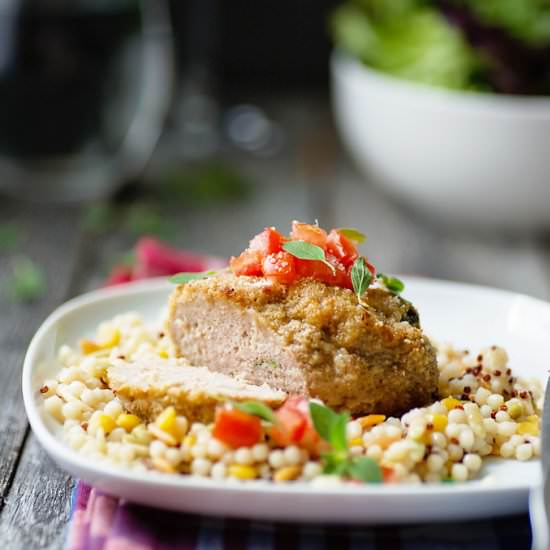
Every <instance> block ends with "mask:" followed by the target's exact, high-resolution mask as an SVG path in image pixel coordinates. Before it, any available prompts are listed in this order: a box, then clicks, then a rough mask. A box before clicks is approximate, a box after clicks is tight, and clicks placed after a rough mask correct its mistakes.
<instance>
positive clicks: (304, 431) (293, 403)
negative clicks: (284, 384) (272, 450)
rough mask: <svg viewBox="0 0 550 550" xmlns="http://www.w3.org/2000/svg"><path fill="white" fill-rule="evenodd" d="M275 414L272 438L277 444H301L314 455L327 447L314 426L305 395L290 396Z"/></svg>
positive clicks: (283, 445)
mask: <svg viewBox="0 0 550 550" xmlns="http://www.w3.org/2000/svg"><path fill="white" fill-rule="evenodd" d="M275 416H276V418H277V421H276V423H275V424H274V426H273V428H272V429H271V438H272V439H273V441H274V442H275V444H276V445H279V446H281V447H286V446H288V445H292V444H294V445H299V446H300V447H302V448H303V449H307V450H308V451H309V453H310V454H312V455H313V456H317V455H318V454H319V453H320V451H321V450H322V449H323V448H324V447H325V445H324V443H323V441H322V439H321V437H320V436H319V434H318V433H317V431H316V430H315V427H314V426H313V422H312V421H311V418H310V416H309V401H308V400H307V399H306V398H305V397H301V396H293V397H289V398H288V399H287V400H286V402H285V404H284V405H283V406H282V407H281V408H280V409H278V410H277V411H276V413H275Z"/></svg>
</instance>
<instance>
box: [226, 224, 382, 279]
mask: <svg viewBox="0 0 550 550" xmlns="http://www.w3.org/2000/svg"><path fill="white" fill-rule="evenodd" d="M290 239H291V240H299V241H304V242H307V243H309V244H314V245H316V246H319V247H320V248H322V249H323V252H324V253H325V258H326V260H327V262H328V263H330V264H331V265H332V266H333V267H334V269H331V268H330V267H329V266H328V265H327V264H326V263H324V262H321V261H317V260H304V259H300V258H297V257H296V256H293V255H292V254H290V253H288V252H287V251H286V250H284V249H283V246H284V243H285V242H286V241H287V240H288V239H286V238H285V237H284V236H283V235H282V234H281V233H279V232H278V231H277V230H276V229H275V228H274V227H266V228H265V229H264V230H263V231H262V232H260V233H258V235H256V236H255V237H254V238H253V239H252V240H251V241H250V246H249V247H248V248H247V249H246V250H245V251H244V252H243V253H242V254H241V255H240V256H238V257H236V258H231V261H230V265H231V269H232V271H233V273H234V274H235V275H248V276H252V277H262V276H264V277H267V278H269V279H271V280H273V281H278V282H280V283H283V284H292V283H294V282H295V281H296V280H297V279H303V278H312V279H316V280H318V281H321V282H323V283H325V284H327V285H332V286H339V287H342V288H349V289H351V288H353V285H352V280H351V270H352V267H353V265H354V262H355V260H357V258H358V257H359V255H358V252H357V248H356V246H355V243H354V242H353V241H352V240H351V239H348V238H347V237H346V236H345V235H343V234H342V233H340V232H339V231H338V230H337V229H333V230H332V231H331V232H330V233H329V234H328V235H327V233H326V232H325V231H324V230H323V229H321V228H320V227H318V226H317V225H311V224H308V223H302V222H297V221H294V222H292V231H291V233H290ZM365 261H366V258H365ZM367 266H368V268H369V270H370V271H371V273H372V274H373V276H375V275H376V268H375V267H374V266H373V265H372V264H370V263H369V262H368V261H367Z"/></svg>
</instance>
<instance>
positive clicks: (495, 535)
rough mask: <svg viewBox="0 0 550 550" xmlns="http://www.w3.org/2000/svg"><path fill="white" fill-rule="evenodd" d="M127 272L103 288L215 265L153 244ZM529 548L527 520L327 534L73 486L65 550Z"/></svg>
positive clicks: (330, 530)
mask: <svg viewBox="0 0 550 550" xmlns="http://www.w3.org/2000/svg"><path fill="white" fill-rule="evenodd" d="M136 258H137V260H136V263H135V265H134V266H132V267H127V266H115V267H114V268H113V271H112V273H111V274H110V276H109V279H108V280H107V284H108V285H114V284H122V283H125V282H128V281H131V280H135V279H142V278H147V277H152V276H162V275H171V274H173V273H174V272H178V271H205V270H208V269H215V268H218V267H221V266H223V265H224V264H225V263H226V262H224V261H223V260H221V259H219V258H212V257H205V256H198V255H195V254H191V253H188V252H182V251H178V250H174V249H172V248H169V247H167V246H166V245H164V244H163V243H160V242H158V241H156V240H154V239H152V238H150V237H145V238H143V239H141V240H140V241H139V242H138V243H137V246H136ZM530 546H531V530H530V526H529V517H528V515H527V514H524V515H519V516H512V517H506V518H500V519H494V520H482V521H468V522H455V523H427V524H422V525H405V526H397V527H396V526H379V527H377V526H374V527H360V526H331V527H323V526H318V525H298V524H287V523H270V522H261V521H248V520H236V519H223V518H211V517H203V516H198V515H193V514H182V513H177V512H168V511H165V510H158V509H154V508H149V507H146V506H141V505H137V504H132V503H129V502H126V501H124V500H120V499H118V498H115V497H112V496H109V495H105V494H102V493H101V492H99V491H97V490H96V489H93V488H91V487H89V486H88V485H86V484H85V483H83V482H80V481H79V482H77V484H76V486H75V489H74V492H73V499H72V511H71V521H70V525H69V535H68V540H67V550H190V549H200V550H211V549H216V550H217V549H219V550H222V549H223V550H260V549H261V550H263V549H274V550H294V549H300V550H309V549H311V550H313V549H318V548H325V549H327V550H330V549H334V550H346V549H348V548H349V549H372V550H401V549H403V550H413V549H414V550H454V549H456V550H459V549H460V550H462V549H463V548H469V549H474V550H504V549H509V550H521V549H524V548H525V549H528V548H530Z"/></svg>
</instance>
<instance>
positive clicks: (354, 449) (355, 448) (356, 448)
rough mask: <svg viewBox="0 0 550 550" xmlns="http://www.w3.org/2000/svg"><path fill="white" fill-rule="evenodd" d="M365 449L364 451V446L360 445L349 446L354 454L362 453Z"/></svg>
mask: <svg viewBox="0 0 550 550" xmlns="http://www.w3.org/2000/svg"><path fill="white" fill-rule="evenodd" d="M363 451H364V448H363V447H361V446H360V445H352V446H351V447H350V448H349V452H350V453H351V454H352V455H353V456H359V455H362V454H363Z"/></svg>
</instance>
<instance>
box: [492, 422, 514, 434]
mask: <svg viewBox="0 0 550 550" xmlns="http://www.w3.org/2000/svg"><path fill="white" fill-rule="evenodd" d="M516 429H517V424H516V423H515V422H500V423H498V424H497V433H498V435H501V436H503V437H511V436H512V435H514V434H515V433H516Z"/></svg>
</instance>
